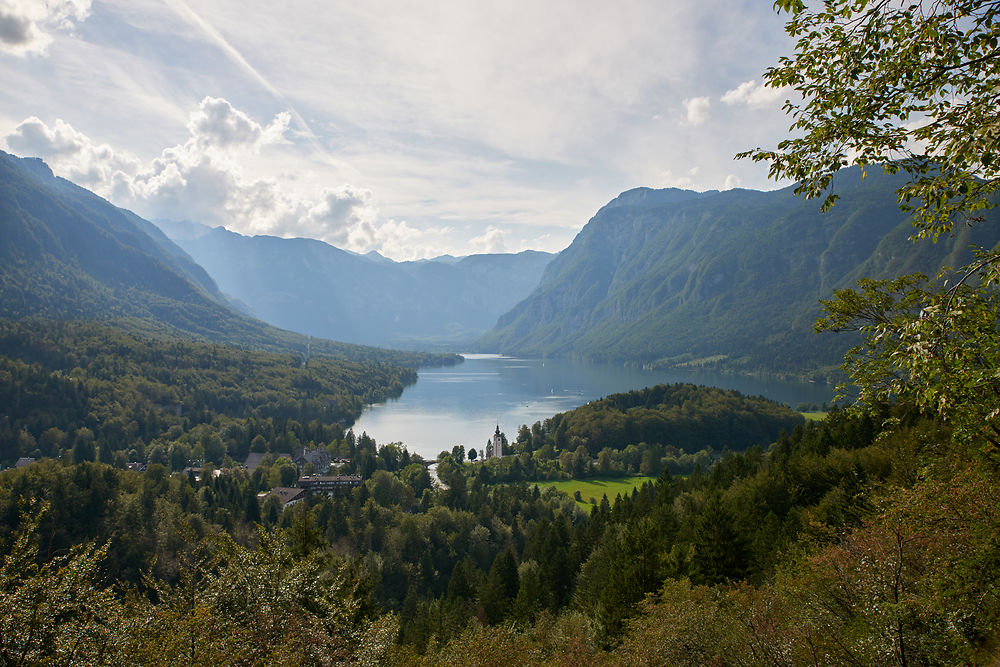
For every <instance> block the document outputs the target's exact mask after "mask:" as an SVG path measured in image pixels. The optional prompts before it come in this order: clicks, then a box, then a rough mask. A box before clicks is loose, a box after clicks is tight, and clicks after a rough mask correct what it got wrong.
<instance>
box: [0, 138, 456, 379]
mask: <svg viewBox="0 0 1000 667" xmlns="http://www.w3.org/2000/svg"><path fill="white" fill-rule="evenodd" d="M0 318H8V319H21V318H45V319H77V320H100V321H105V322H108V321H113V322H115V323H116V324H117V325H119V326H122V327H125V328H127V329H130V330H133V331H136V330H138V331H142V332H144V333H156V334H161V335H178V334H179V335H183V336H185V337H187V338H194V339H198V340H206V341H213V342H222V343H230V344H235V345H239V346H242V347H253V348H259V349H266V350H274V351H282V352H288V351H292V352H295V353H296V354H298V353H303V352H306V351H307V350H311V351H312V352H313V353H316V354H332V355H336V356H339V357H341V358H346V359H352V360H357V361H362V360H364V361H390V362H392V363H400V364H404V365H411V366H416V365H421V364H423V363H440V362H441V361H442V360H443V359H444V357H441V358H440V359H439V357H440V356H441V355H421V354H415V353H405V354H400V353H395V352H391V351H388V350H378V349H374V348H365V347H361V346H355V345H345V344H342V343H336V342H332V341H324V340H317V341H312V342H311V343H310V342H308V341H307V339H306V336H304V335H302V334H296V333H292V332H290V331H283V330H281V329H278V328H275V327H273V326H271V325H268V324H265V323H264V322H260V321H258V320H255V319H252V318H250V317H247V316H246V315H244V314H242V313H240V312H237V311H236V310H235V309H234V308H233V307H232V304H231V302H230V301H229V299H228V298H227V297H226V296H225V295H223V293H222V292H220V291H219V288H218V287H217V285H216V283H215V281H213V280H212V278H211V277H210V276H209V275H208V273H206V272H205V270H204V269H203V268H201V266H199V265H198V264H197V263H196V262H195V261H194V260H193V259H192V258H191V257H190V255H188V254H187V253H186V252H185V251H184V250H183V249H181V248H180V247H179V246H177V245H176V244H175V243H174V242H172V241H171V240H170V239H168V238H167V237H166V236H165V235H164V234H163V232H161V231H160V230H159V228H158V227H157V226H156V225H154V224H152V223H151V222H148V221H147V220H144V219H142V218H140V217H139V216H137V215H135V214H134V213H131V212H130V211H126V210H124V209H121V208H118V207H116V206H113V205H112V204H110V203H109V202H107V201H105V200H104V199H101V198H100V197H98V196H97V195H95V194H94V193H92V192H90V191H88V190H85V189H84V188H81V187H79V186H76V185H74V184H72V183H70V182H69V181H67V180H64V179H62V178H57V177H55V176H54V175H53V174H52V171H51V170H50V169H49V168H48V166H46V165H45V163H44V162H42V161H41V160H39V159H37V158H18V157H16V156H13V155H10V154H8V153H4V152H2V151H0Z"/></svg>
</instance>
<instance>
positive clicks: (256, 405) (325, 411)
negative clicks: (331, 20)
mask: <svg viewBox="0 0 1000 667" xmlns="http://www.w3.org/2000/svg"><path fill="white" fill-rule="evenodd" d="M400 358H401V359H402V360H412V359H411V355H409V353H401V356H400ZM442 358H443V357H442ZM415 380H416V371H415V370H413V369H412V368H409V367H404V366H400V365H396V364H393V363H389V362H384V361H378V362H376V361H367V360H360V361H353V360H344V359H336V358H331V357H326V356H316V355H314V356H312V357H311V358H309V359H308V361H306V360H305V359H304V358H303V357H301V356H297V355H291V354H278V353H270V352H260V351H248V350H242V349H238V348H233V347H229V346H225V345H220V344H214V343H196V342H190V341H182V340H178V339H173V340H165V339H160V338H156V337H150V338H144V337H139V336H135V335H132V334H128V333H124V332H121V331H119V330H116V329H113V328H109V327H106V326H103V325H99V324H95V323H87V322H57V321H41V320H39V321H23V322H13V321H0V403H2V404H3V405H4V412H3V415H2V416H0V464H6V465H11V464H12V463H13V462H14V461H15V460H16V459H18V458H19V457H23V456H29V457H35V458H38V457H42V456H49V457H60V456H71V457H73V458H74V459H75V460H77V461H84V460H96V459H99V460H102V461H105V462H107V463H115V464H117V465H119V466H120V465H121V464H122V463H123V462H125V461H139V462H154V463H156V462H158V463H167V462H168V461H169V460H170V459H171V455H170V453H169V452H170V449H171V447H174V448H175V449H176V448H178V447H180V448H182V449H183V450H184V452H183V455H182V458H183V459H185V460H194V461H201V462H208V461H211V462H213V463H215V464H216V465H222V464H223V463H224V462H225V460H226V459H227V457H229V458H232V459H233V460H237V461H242V460H243V459H244V458H245V457H246V455H247V453H248V452H249V451H251V450H252V449H253V448H254V444H253V441H254V438H255V437H257V436H261V437H262V438H263V439H264V440H265V443H266V444H265V445H264V447H265V449H258V450H254V451H266V448H270V447H274V451H287V452H292V451H293V450H294V449H295V448H296V447H298V446H306V445H313V446H326V445H328V444H330V443H331V442H338V441H340V440H342V438H343V429H344V427H345V426H347V425H349V424H350V423H351V422H353V420H354V419H356V418H357V417H358V416H359V415H360V414H361V410H362V408H363V407H364V405H365V404H367V403H371V402H376V401H382V400H385V399H387V398H390V397H394V396H398V395H399V394H400V393H401V392H402V390H403V387H404V386H405V385H407V384H410V383H412V382H414V381H415ZM257 446H258V447H259V446H260V443H258V445H257Z"/></svg>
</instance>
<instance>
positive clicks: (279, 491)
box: [265, 486, 306, 508]
mask: <svg viewBox="0 0 1000 667" xmlns="http://www.w3.org/2000/svg"><path fill="white" fill-rule="evenodd" d="M267 495H272V496H277V498H278V500H279V501H281V506H282V507H283V508H284V507H290V506H291V505H294V504H295V503H297V502H300V501H302V500H305V497H306V492H305V489H293V488H290V487H287V486H278V487H275V488H273V489H271V493H270V494H267ZM265 497H266V496H265Z"/></svg>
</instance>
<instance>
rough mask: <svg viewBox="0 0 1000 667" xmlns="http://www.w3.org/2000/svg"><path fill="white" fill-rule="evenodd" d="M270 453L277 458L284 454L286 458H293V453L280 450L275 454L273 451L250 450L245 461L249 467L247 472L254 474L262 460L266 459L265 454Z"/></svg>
mask: <svg viewBox="0 0 1000 667" xmlns="http://www.w3.org/2000/svg"><path fill="white" fill-rule="evenodd" d="M268 455H272V456H274V459H275V460H278V459H280V458H281V457H282V456H284V457H285V458H286V459H291V458H292V455H291V454H284V453H280V452H279V453H274V454H271V452H250V453H249V454H247V460H246V461H245V463H244V465H245V466H246V467H247V472H248V473H249V474H251V475H252V474H253V471H254V470H256V469H257V466H259V465H260V462H261V461H262V460H263V459H264V457H265V456H268Z"/></svg>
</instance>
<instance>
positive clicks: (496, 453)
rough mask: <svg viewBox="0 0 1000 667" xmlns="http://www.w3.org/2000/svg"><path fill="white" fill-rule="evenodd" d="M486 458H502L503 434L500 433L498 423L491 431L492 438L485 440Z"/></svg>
mask: <svg viewBox="0 0 1000 667" xmlns="http://www.w3.org/2000/svg"><path fill="white" fill-rule="evenodd" d="M483 458H484V459H486V460H489V459H499V458H503V435H502V434H501V433H500V424H497V430H496V431H495V432H494V433H493V439H492V440H487V441H486V456H485V457H483Z"/></svg>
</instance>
